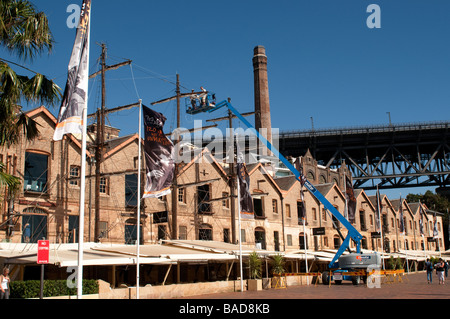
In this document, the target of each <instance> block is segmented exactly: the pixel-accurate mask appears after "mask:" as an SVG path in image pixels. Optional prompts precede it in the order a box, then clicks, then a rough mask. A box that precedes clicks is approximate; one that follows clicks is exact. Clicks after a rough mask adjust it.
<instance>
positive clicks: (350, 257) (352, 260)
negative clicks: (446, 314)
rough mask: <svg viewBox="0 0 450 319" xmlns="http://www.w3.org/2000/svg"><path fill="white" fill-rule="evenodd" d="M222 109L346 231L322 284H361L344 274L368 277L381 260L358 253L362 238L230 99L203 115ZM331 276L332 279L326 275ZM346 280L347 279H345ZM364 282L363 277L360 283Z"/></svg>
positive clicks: (210, 108)
mask: <svg viewBox="0 0 450 319" xmlns="http://www.w3.org/2000/svg"><path fill="white" fill-rule="evenodd" d="M222 107H227V108H228V109H229V110H230V111H231V112H232V113H233V114H234V115H236V117H237V118H238V119H239V120H240V121H241V122H242V123H244V124H245V125H246V126H247V127H248V128H249V129H250V130H251V131H252V132H253V133H254V134H255V135H256V136H257V137H258V139H259V140H260V141H261V142H262V143H263V144H264V145H265V146H266V147H267V148H268V149H269V151H270V152H272V154H273V155H274V156H276V157H278V158H279V159H280V161H281V162H282V163H283V164H284V165H286V167H287V168H288V169H289V170H290V171H291V172H292V173H293V174H294V175H295V177H296V178H297V180H298V181H303V182H304V186H306V188H307V189H308V191H310V192H311V194H312V195H314V196H315V197H316V198H317V200H319V201H320V202H321V203H322V204H323V205H324V206H325V208H326V209H328V211H329V212H330V213H331V214H333V216H334V217H336V219H337V220H338V221H339V222H340V223H341V224H342V225H343V226H344V227H345V228H347V230H348V233H347V237H345V238H344V239H343V242H342V245H341V246H340V247H339V249H338V251H337V253H336V255H335V256H334V257H333V259H332V260H331V262H330V263H329V265H328V268H329V271H325V272H323V273H322V282H323V283H324V284H328V283H329V282H330V281H331V280H333V276H334V277H335V283H336V284H340V283H341V281H342V279H351V280H352V282H353V283H354V284H358V283H359V282H360V276H354V275H353V276H350V278H348V276H345V273H346V272H354V271H360V272H363V273H365V274H366V275H367V269H368V268H372V269H373V268H378V269H379V267H380V265H381V257H380V255H379V254H377V253H376V252H375V253H361V239H362V235H361V234H360V233H359V232H358V231H357V230H356V228H355V227H353V225H352V224H351V223H350V222H349V221H348V220H347V219H346V218H345V217H344V216H342V214H341V213H339V211H338V210H337V209H336V208H335V207H334V206H333V205H332V204H331V203H330V202H329V201H328V200H327V199H326V198H325V197H324V196H323V195H322V194H321V193H320V192H319V191H318V190H317V189H316V188H315V187H314V186H313V185H312V184H311V183H310V182H309V181H308V180H307V179H306V178H305V177H304V176H302V175H301V174H300V172H299V171H298V170H297V169H296V168H295V167H294V166H293V165H292V164H291V163H290V162H289V161H288V160H287V159H286V158H285V157H284V156H283V155H282V154H280V153H279V152H278V150H277V149H276V148H275V147H273V146H272V144H271V143H270V142H269V141H268V140H267V139H266V138H265V137H264V136H262V135H261V134H260V133H259V132H258V131H257V130H256V129H255V128H254V127H253V126H252V125H251V124H250V123H249V122H248V121H247V120H246V119H245V118H244V117H243V116H242V115H241V114H240V113H239V112H238V111H237V110H236V109H235V108H234V107H233V106H232V105H231V103H230V99H228V100H225V101H222V102H220V103H218V104H213V105H211V106H210V107H209V108H207V109H206V110H204V111H206V112H208V113H211V112H214V111H217V110H218V109H220V108H222ZM350 240H353V241H354V242H355V243H356V253H352V252H351V251H350V248H349V247H350ZM345 250H349V252H350V253H349V254H347V255H344V256H342V254H343V253H344V251H345ZM331 271H334V272H333V275H331V277H330V276H329V274H330V273H331ZM346 277H347V278H346ZM364 278H366V277H365V276H364V277H363V279H364Z"/></svg>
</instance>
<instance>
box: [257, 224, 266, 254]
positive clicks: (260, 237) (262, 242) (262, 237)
mask: <svg viewBox="0 0 450 319" xmlns="http://www.w3.org/2000/svg"><path fill="white" fill-rule="evenodd" d="M255 245H256V247H257V248H261V249H266V231H265V230H264V228H262V227H256V228H255Z"/></svg>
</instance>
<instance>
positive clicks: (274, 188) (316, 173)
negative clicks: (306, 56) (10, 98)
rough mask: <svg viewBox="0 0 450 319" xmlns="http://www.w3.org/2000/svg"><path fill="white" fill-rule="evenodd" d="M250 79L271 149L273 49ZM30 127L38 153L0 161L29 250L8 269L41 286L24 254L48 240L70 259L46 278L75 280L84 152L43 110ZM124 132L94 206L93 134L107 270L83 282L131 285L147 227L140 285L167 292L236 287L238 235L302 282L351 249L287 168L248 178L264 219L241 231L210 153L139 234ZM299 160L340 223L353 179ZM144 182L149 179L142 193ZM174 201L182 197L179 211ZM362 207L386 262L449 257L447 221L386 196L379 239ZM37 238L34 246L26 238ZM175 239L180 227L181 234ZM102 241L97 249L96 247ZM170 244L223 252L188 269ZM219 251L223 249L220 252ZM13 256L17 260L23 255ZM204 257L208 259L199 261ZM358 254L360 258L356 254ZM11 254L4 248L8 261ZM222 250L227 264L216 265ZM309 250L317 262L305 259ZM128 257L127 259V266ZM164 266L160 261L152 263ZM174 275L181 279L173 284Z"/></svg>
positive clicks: (97, 221) (1, 231)
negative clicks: (58, 136) (60, 135)
mask: <svg viewBox="0 0 450 319" xmlns="http://www.w3.org/2000/svg"><path fill="white" fill-rule="evenodd" d="M253 68H254V80H255V83H254V85H255V126H256V129H267V134H268V135H267V137H268V138H269V139H271V138H272V134H271V132H270V127H271V124H270V103H269V87H268V74H267V56H266V55H265V49H264V47H261V46H257V47H256V48H255V49H254V56H253ZM28 116H30V117H31V118H33V119H34V120H36V121H37V122H38V123H39V125H40V126H39V130H40V133H41V134H40V137H39V138H38V139H36V140H35V141H33V142H27V141H25V140H24V139H22V140H21V142H20V143H18V144H17V145H13V146H11V147H10V148H5V149H2V150H1V151H0V161H2V162H4V163H5V164H6V170H7V172H8V173H11V174H13V175H15V176H18V177H19V178H20V179H21V180H22V181H23V184H22V187H21V188H20V189H19V191H18V192H17V193H16V194H13V196H9V195H10V194H8V192H7V190H4V197H3V200H2V203H1V204H2V205H1V213H2V217H1V221H2V223H1V225H0V240H2V241H3V242H10V243H13V244H14V243H20V244H19V245H17V247H21V248H20V252H24V253H23V254H22V255H21V256H20V257H21V258H17V259H15V255H14V256H5V255H1V254H0V258H1V261H3V263H9V262H11V263H12V264H13V263H14V262H16V265H19V267H16V268H15V269H19V270H18V271H16V273H15V274H14V275H16V278H20V279H27V278H33V279H35V277H36V276H34V277H33V275H32V274H31V275H27V271H25V270H24V268H32V267H33V265H35V260H34V259H33V258H31V257H28V256H27V254H31V253H33V249H35V248H34V247H31V246H32V245H33V243H36V242H37V240H39V239H42V238H44V237H45V238H46V239H49V240H50V242H51V243H52V244H54V246H55V247H67V251H65V252H62V251H58V250H57V249H55V251H54V252H53V253H54V254H55V255H58V256H57V257H58V258H56V259H54V262H53V266H52V267H49V269H50V270H49V271H48V274H47V275H48V277H49V278H55V279H56V278H58V279H61V278H66V277H67V274H65V273H64V269H62V268H64V267H69V266H74V265H76V263H74V260H76V256H73V255H71V257H68V259H67V260H65V261H64V258H63V255H65V254H70V253H72V254H73V251H75V246H73V245H71V244H72V243H76V242H77V241H78V216H79V197H80V171H81V168H80V162H81V161H80V154H81V149H80V147H81V143H80V141H79V139H77V137H75V136H72V135H69V136H66V137H65V138H64V139H63V140H62V141H59V142H54V141H53V140H52V137H53V133H54V130H55V126H56V122H57V121H56V118H55V116H54V115H53V114H52V113H51V112H49V111H48V109H47V108H46V107H44V106H41V107H39V108H37V109H35V110H32V111H29V112H28ZM119 132H120V130H119V129H115V128H111V127H107V128H106V132H105V133H106V134H105V136H106V143H105V147H104V152H103V159H102V161H101V167H100V176H99V180H98V183H99V187H98V197H96V192H95V183H96V176H95V171H96V163H95V153H94V147H93V146H94V143H95V142H94V140H95V138H94V136H95V135H96V126H95V125H92V126H90V127H88V134H89V136H88V150H87V167H86V175H87V176H86V187H85V189H84V190H83V191H85V198H86V202H85V220H84V221H83V222H84V230H85V233H84V240H85V242H87V243H88V244H87V245H86V246H87V247H88V248H86V249H87V250H86V252H88V254H87V255H89V258H97V257H98V258H99V259H98V260H89V263H90V266H88V267H87V269H86V271H85V274H86V277H89V278H93V279H103V280H105V281H107V282H109V283H110V284H111V286H112V287H117V286H119V285H120V283H121V282H122V283H131V284H133V280H134V279H133V277H135V275H134V274H132V271H131V272H130V269H132V268H133V267H129V266H130V265H134V264H135V263H136V261H135V259H133V253H132V250H133V246H134V244H135V243H136V240H137V225H138V224H139V225H140V227H141V228H140V230H141V231H140V234H141V238H140V243H141V244H143V250H145V251H147V255H145V254H144V255H145V256H143V258H144V257H145V258H147V259H146V262H145V268H144V269H143V272H142V274H143V276H142V277H143V280H142V281H143V284H146V283H151V284H152V285H153V284H160V283H165V282H166V281H167V282H172V283H175V282H193V281H211V280H214V278H226V279H227V280H228V278H230V277H232V278H236V277H237V276H238V272H237V263H236V260H235V258H236V252H235V249H236V247H235V246H236V245H231V244H236V243H237V240H238V238H239V234H240V235H241V238H242V246H243V248H244V249H245V250H246V251H253V250H258V252H259V253H261V254H271V253H278V252H281V253H283V254H285V256H286V257H288V256H290V257H289V258H291V260H290V262H289V267H290V268H289V271H291V272H295V271H298V270H299V269H300V268H301V267H302V266H303V264H301V263H303V262H304V260H305V259H306V258H310V259H313V260H314V262H316V261H318V262H316V263H315V264H314V266H311V263H310V267H318V263H320V262H322V263H324V264H326V263H327V261H329V260H328V259H327V258H328V257H327V256H329V255H332V254H333V252H335V251H336V249H337V247H339V246H340V244H341V243H342V239H341V237H340V236H339V232H338V230H336V227H337V228H338V229H339V226H340V225H339V223H337V222H336V220H335V219H334V218H333V217H332V216H331V215H330V214H329V213H328V212H327V211H326V210H325V209H324V207H323V205H322V204H321V203H320V202H318V201H317V200H316V199H315V198H314V197H313V196H312V195H311V194H310V193H309V192H308V191H307V190H306V189H305V190H304V199H303V200H302V198H301V196H300V184H299V183H298V182H297V181H296V180H295V178H294V177H293V176H289V174H286V173H287V172H286V168H283V167H279V164H278V165H277V164H276V165H275V166H272V165H269V164H267V163H264V162H263V161H261V162H256V163H253V164H249V165H248V167H247V169H248V172H249V175H250V192H251V195H252V199H253V204H254V209H255V217H254V219H250V220H247V219H245V220H242V222H241V229H240V230H239V229H238V223H237V219H238V218H237V217H238V215H237V199H236V197H235V196H233V194H236V190H235V189H234V188H233V187H230V186H231V185H233V180H234V178H233V174H232V172H230V167H229V166H228V165H227V164H224V163H222V162H220V161H219V160H218V158H215V157H214V156H213V155H212V153H211V152H213V150H208V149H206V148H205V149H196V150H195V151H196V156H195V157H193V158H192V159H191V160H189V161H186V162H184V163H181V164H180V166H179V168H178V174H177V183H176V184H177V191H176V193H175V194H170V195H167V196H165V197H163V198H160V199H145V200H144V201H142V203H141V220H140V221H139V223H138V221H137V213H136V211H137V203H138V198H139V196H138V195H137V180H138V178H137V174H138V164H139V163H138V145H139V144H138V143H139V138H138V135H137V134H134V135H129V136H123V137H120V136H119ZM89 140H90V142H91V143H89ZM89 144H90V146H89ZM210 151H211V152H210ZM142 158H144V156H142ZM291 160H292V161H296V160H298V161H301V165H302V168H303V172H304V173H305V175H306V177H307V178H308V180H309V181H310V182H311V183H312V184H314V185H315V186H316V187H317V189H318V190H319V191H320V192H321V193H322V194H323V195H324V196H325V197H326V198H327V199H328V200H329V201H330V202H331V203H332V204H333V205H334V206H335V207H336V208H337V209H338V211H340V212H341V213H343V212H344V211H345V196H344V184H345V183H344V181H345V174H349V172H348V170H347V167H346V166H345V163H343V164H342V166H341V167H340V168H339V169H329V168H326V167H323V166H320V165H318V163H317V161H316V160H315V159H314V158H313V157H312V156H311V154H310V153H309V152H307V153H306V154H305V155H304V156H303V157H301V158H298V159H291ZM141 164H142V165H141V167H142V172H141V174H142V175H144V174H145V161H142V163H141ZM142 177H143V176H142ZM349 177H350V178H351V176H349ZM144 180H145V179H144V178H141V181H144ZM142 186H143V185H142ZM141 189H143V187H141ZM172 196H175V198H174V200H172ZM355 197H356V199H357V208H356V214H355V223H354V226H355V227H356V229H358V230H359V231H360V233H361V234H362V236H363V239H362V248H363V249H366V250H371V251H379V252H382V251H384V252H387V253H390V254H393V256H399V255H400V256H402V254H400V252H401V253H403V256H404V254H405V252H407V255H409V258H411V257H412V256H413V254H414V252H418V251H419V252H420V251H423V250H424V249H425V250H427V251H428V252H435V251H444V240H443V238H444V237H443V232H444V230H443V222H442V218H443V215H442V214H440V213H437V214H436V215H435V212H433V211H430V210H429V209H427V207H425V205H423V204H420V203H414V204H408V203H406V201H404V200H403V201H402V202H401V203H400V201H399V200H395V199H389V198H387V196H385V195H383V196H382V216H381V220H382V236H379V235H378V233H376V228H375V224H376V204H375V198H374V196H368V195H367V194H366V193H365V192H364V190H361V189H359V190H355ZM96 203H98V208H99V209H98V210H96V206H97V205H96ZM400 204H401V207H402V210H403V213H404V221H405V225H406V231H405V234H402V233H400V231H399V224H400V223H399V215H400V213H399V208H400ZM173 205H176V210H175V211H176V212H177V213H176V216H177V218H176V219H175V222H174V221H173V220H172V212H173V211H174V206H173ZM302 207H305V208H306V213H307V216H306V220H305V225H303V220H301V219H300V218H299V214H298V212H299V210H300V209H302ZM420 207H422V209H423V210H424V211H425V212H426V214H425V222H424V227H425V236H423V237H422V236H421V235H420V232H419V220H420V213H419V212H420ZM97 212H98V216H96V215H97ZM435 216H436V218H437V224H436V225H437V228H438V233H439V235H438V239H437V241H435V240H434V239H433V227H434V225H435V223H434V218H435ZM28 227H29V229H30V238H27V237H26V236H25V234H27V231H26V229H27V228H28ZM172 227H176V231H175V232H174V229H172ZM318 229H320V230H321V231H322V232H321V234H320V235H316V234H317V232H316V231H317V230H318ZM340 231H342V233H343V235H344V236H345V235H346V230H345V229H342V228H340ZM173 233H176V234H177V236H176V238H172V236H171V234H173ZM379 237H382V238H379ZM97 238H98V239H97ZM96 239H97V242H98V243H100V245H101V246H99V247H100V248H99V247H97V246H95V245H96V244H92V242H94V241H96ZM171 240H172V241H173V240H177V243H176V245H180V246H183V247H184V246H188V247H187V250H188V251H189V252H194V250H193V248H192V247H191V246H189V245H191V243H196V244H197V247H198V245H199V242H202V243H207V244H204V245H203V246H205V247H206V245H209V244H210V245H211V246H212V245H215V246H216V248H208V251H209V250H212V251H214V252H215V254H209V255H204V254H200V253H199V252H198V251H196V254H195V255H192V256H190V255H189V254H188V255H189V256H184V257H183V256H182V254H181V252H180V251H179V249H180V247H173V246H171V245H167V242H170V241H171ZM22 243H24V244H22ZM27 243H29V244H27ZM160 243H163V245H160ZM55 244H56V245H55ZM172 244H173V243H172ZM20 245H22V246H20ZM112 245H118V246H119V248H117V250H114V251H106V250H108V249H112V248H108V247H110V246H112ZM174 245H175V244H174ZM94 246H95V247H94ZM222 246H223V247H225V248H220V249H219V248H217V247H222ZM10 247H12V250H13V251H16V252H17V248H16V246H14V245H11V246H10ZM205 247H203V248H202V249H201V251H202V252H204V250H205V249H206V248H205ZM185 248H186V247H185ZM351 248H354V244H353V243H351ZM2 249H3V247H2V246H1V244H0V251H2ZM222 249H223V251H226V250H227V251H229V252H230V253H227V254H225V255H224V254H220V253H217V252H218V251H222ZM305 249H306V250H307V251H308V257H306V255H304V252H305ZM405 249H406V250H405ZM119 250H120V257H121V258H119V257H118V255H119ZM4 251H6V249H5V250H4ZM223 251H222V252H223ZM184 253H186V252H184ZM394 253H395V254H394ZM102 254H104V255H102ZM171 254H173V255H171ZM197 254H200V256H199V255H197ZM155 256H156V257H158V258H154V257H155ZM168 256H172V257H171V258H169V257H168ZM324 256H325V257H324ZM27 258H28V259H27ZM102 258H103V259H102ZM183 258H184V259H183ZM324 258H325V259H324ZM387 258H388V257H387ZM299 263H300V264H301V265H299ZM173 264H175V265H176V267H174V268H176V271H171V269H173V268H172V265H173ZM324 264H323V265H324ZM30 266H31V267H30ZM35 268H36V267H35ZM15 269H13V271H12V273H14V270H15ZM302 269H303V268H302ZM35 271H36V269H35ZM170 272H171V273H172V276H169V273H170ZM17 273H19V275H18V274H17ZM213 273H214V274H213ZM35 275H36V273H35ZM37 275H38V274H37ZM245 276H246V275H245Z"/></svg>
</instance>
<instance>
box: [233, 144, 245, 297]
mask: <svg viewBox="0 0 450 319" xmlns="http://www.w3.org/2000/svg"><path fill="white" fill-rule="evenodd" d="M236 137H238V136H237V135H236ZM236 143H239V139H238V138H237V141H236ZM233 146H234V137H233ZM238 147H239V145H238ZM232 149H233V150H234V147H233V148H232ZM231 154H233V155H234V151H232V152H231ZM237 155H239V154H237ZM236 157H237V159H238V160H239V156H236ZM236 163H237V161H236ZM237 174H239V171H238V169H237V165H236V184H237V201H238V232H239V271H240V277H241V292H243V291H244V280H243V278H242V277H243V275H244V270H243V269H242V231H241V188H240V185H239V178H238V175H237ZM232 200H233V199H232Z"/></svg>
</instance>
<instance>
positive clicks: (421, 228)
mask: <svg viewBox="0 0 450 319" xmlns="http://www.w3.org/2000/svg"><path fill="white" fill-rule="evenodd" d="M419 230H420V236H422V237H424V236H425V233H424V231H423V209H422V204H421V203H420V201H419Z"/></svg>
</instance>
